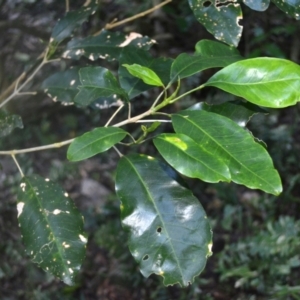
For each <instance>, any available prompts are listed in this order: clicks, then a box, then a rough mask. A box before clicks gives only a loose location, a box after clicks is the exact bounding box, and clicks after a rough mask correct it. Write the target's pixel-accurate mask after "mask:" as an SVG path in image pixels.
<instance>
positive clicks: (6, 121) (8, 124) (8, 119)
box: [0, 110, 23, 138]
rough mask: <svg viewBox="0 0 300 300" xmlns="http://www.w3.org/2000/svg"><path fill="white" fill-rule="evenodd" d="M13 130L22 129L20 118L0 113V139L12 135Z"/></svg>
mask: <svg viewBox="0 0 300 300" xmlns="http://www.w3.org/2000/svg"><path fill="white" fill-rule="evenodd" d="M15 128H23V122H22V118H21V117H20V116H18V115H10V114H7V113H5V112H4V111H2V110H1V111H0V138H2V137H4V136H7V135H9V134H11V133H12V131H13V130H14V129H15Z"/></svg>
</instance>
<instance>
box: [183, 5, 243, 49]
mask: <svg viewBox="0 0 300 300" xmlns="http://www.w3.org/2000/svg"><path fill="white" fill-rule="evenodd" d="M189 4H190V7H191V9H192V11H193V13H194V15H195V17H196V18H197V20H198V21H199V22H200V23H201V24H202V25H204V27H205V28H206V29H207V30H208V31H209V32H210V33H211V34H213V35H214V37H215V38H216V39H217V40H220V41H222V42H224V43H226V44H229V45H232V46H235V47H236V46H237V45H238V43H239V41H240V38H241V36H242V31H243V27H242V26H241V25H239V21H240V20H241V19H242V17H243V16H242V10H241V7H240V5H239V4H238V3H237V1H236V0H232V1H227V0H189Z"/></svg>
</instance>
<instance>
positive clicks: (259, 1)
mask: <svg viewBox="0 0 300 300" xmlns="http://www.w3.org/2000/svg"><path fill="white" fill-rule="evenodd" d="M243 2H244V3H245V4H246V5H247V6H248V7H250V8H251V9H253V10H257V11H265V10H266V9H267V8H268V7H269V5H270V0H243ZM281 2H282V1H281Z"/></svg>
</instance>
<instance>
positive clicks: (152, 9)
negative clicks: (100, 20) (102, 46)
mask: <svg viewBox="0 0 300 300" xmlns="http://www.w3.org/2000/svg"><path fill="white" fill-rule="evenodd" d="M170 2H172V0H166V1H164V2H162V3H160V4H158V5H155V6H153V7H152V8H150V9H148V10H145V11H143V12H141V13H139V14H136V15H134V16H132V17H130V18H127V19H124V20H122V21H119V22H115V21H113V22H112V23H109V24H107V25H106V26H105V27H104V29H106V30H109V29H112V28H115V27H117V26H120V25H123V24H125V23H128V22H131V21H134V20H136V19H138V18H142V17H144V16H146V15H148V14H151V13H152V12H154V11H155V10H157V9H159V8H160V7H162V6H164V5H166V4H168V3H170Z"/></svg>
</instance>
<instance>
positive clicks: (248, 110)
mask: <svg viewBox="0 0 300 300" xmlns="http://www.w3.org/2000/svg"><path fill="white" fill-rule="evenodd" d="M189 110H205V111H209V112H213V113H216V114H219V115H222V116H224V117H227V118H229V119H231V120H232V121H234V122H236V123H237V124H238V125H239V126H241V127H245V126H246V125H247V123H248V122H249V121H250V119H251V118H252V116H253V115H255V114H258V113H267V111H266V110H264V109H262V108H260V107H259V106H257V105H254V104H252V103H250V102H242V101H234V102H233V101H230V102H226V103H222V104H218V105H208V104H206V103H205V102H199V103H196V104H195V105H193V106H192V107H190V108H189Z"/></svg>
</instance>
